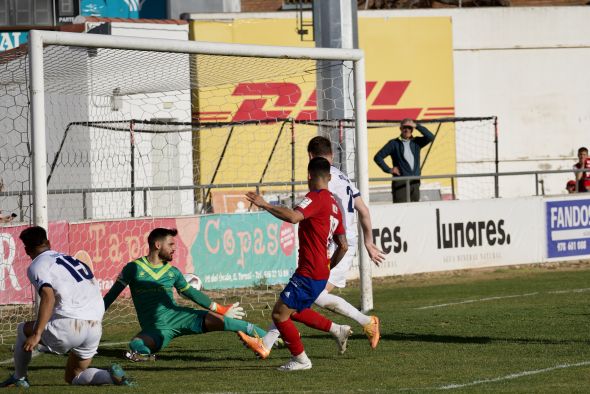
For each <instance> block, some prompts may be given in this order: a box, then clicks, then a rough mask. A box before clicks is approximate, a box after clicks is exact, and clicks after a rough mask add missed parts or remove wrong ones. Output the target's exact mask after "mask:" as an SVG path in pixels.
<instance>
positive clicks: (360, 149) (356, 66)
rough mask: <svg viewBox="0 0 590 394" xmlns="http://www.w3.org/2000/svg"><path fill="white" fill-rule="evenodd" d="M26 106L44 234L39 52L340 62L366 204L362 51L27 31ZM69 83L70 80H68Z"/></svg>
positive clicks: (367, 305)
mask: <svg viewBox="0 0 590 394" xmlns="http://www.w3.org/2000/svg"><path fill="white" fill-rule="evenodd" d="M28 45H29V67H30V100H31V129H32V130H31V137H32V138H31V145H32V146H31V154H32V162H31V168H32V169H31V172H32V194H33V204H32V206H33V215H32V222H33V223H34V224H35V225H40V226H44V227H46V228H47V226H48V222H49V214H48V187H47V179H48V165H47V157H48V156H47V147H46V118H45V116H46V114H45V104H46V98H45V77H44V71H45V69H44V48H45V47H47V46H49V45H59V46H73V47H80V48H108V49H120V50H134V51H148V52H162V53H183V54H190V55H193V54H194V55H218V56H240V57H250V58H273V59H307V60H316V61H346V62H351V63H352V68H353V73H352V74H353V76H354V80H353V81H352V82H353V86H354V114H355V116H354V125H355V127H354V140H355V147H354V149H355V152H354V161H355V163H354V164H355V168H356V171H355V173H354V178H355V182H356V183H357V185H358V188H359V190H360V192H361V194H362V195H364V196H365V202H366V203H367V204H368V203H369V198H368V196H369V183H368V160H369V159H368V141H367V111H366V92H365V63H364V55H363V51H362V50H358V49H332V48H296V47H278V46H261V45H238V44H222V43H207V42H195V41H177V40H167V39H151V38H149V39H148V38H134V37H121V36H118V37H114V36H105V35H98V34H78V33H66V32H54V31H36V30H32V31H31V32H30V34H29V43H28ZM72 78H75V76H72ZM359 238H360V240H359V241H360V242H359V244H360V247H359V251H360V259H359V265H360V279H361V280H360V282H361V307H362V310H363V311H369V310H371V309H372V308H373V297H372V284H371V265H370V260H369V258H368V255H367V253H366V250H365V248H364V247H363V237H359Z"/></svg>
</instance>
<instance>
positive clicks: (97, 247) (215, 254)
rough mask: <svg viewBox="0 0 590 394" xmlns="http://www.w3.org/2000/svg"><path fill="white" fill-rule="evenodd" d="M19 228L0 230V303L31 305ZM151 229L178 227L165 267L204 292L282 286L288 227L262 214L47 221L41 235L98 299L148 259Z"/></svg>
mask: <svg viewBox="0 0 590 394" xmlns="http://www.w3.org/2000/svg"><path fill="white" fill-rule="evenodd" d="M26 227H27V226H9V227H3V228H0V305H7V304H30V303H32V302H33V301H34V298H35V295H34V293H33V290H32V287H31V285H30V283H29V280H28V278H27V267H28V266H29V265H30V263H31V260H30V258H29V257H28V256H27V255H26V254H25V251H24V248H23V246H22V242H21V241H20V240H19V238H18V237H19V234H20V233H21V231H22V230H24V229H25V228H26ZM156 227H165V228H176V229H178V235H177V236H176V238H175V244H176V251H175V253H174V258H173V261H172V264H173V265H174V266H176V267H177V268H178V269H180V271H181V272H183V273H185V272H194V273H195V274H197V275H198V276H199V277H201V278H202V280H203V285H204V287H205V289H218V288H232V287H244V286H253V285H255V284H262V283H266V284H274V283H286V282H287V280H288V279H289V277H290V276H291V274H292V273H293V271H294V270H295V267H296V255H297V251H296V234H295V227H294V226H293V225H292V224H288V223H283V222H281V221H279V220H277V219H274V218H273V217H272V216H271V215H269V214H265V213H252V214H248V213H246V214H236V215H211V216H203V217H182V218H156V219H134V220H119V221H104V222H86V223H67V222H54V223H50V224H49V229H48V237H49V240H50V242H51V247H52V248H53V249H54V250H56V251H58V252H62V253H66V254H69V255H71V256H73V257H74V258H76V259H77V260H79V261H81V262H83V263H84V264H86V265H87V266H88V267H90V268H91V269H92V271H93V274H94V276H95V278H96V280H97V281H98V284H99V286H100V289H101V291H102V292H103V294H104V293H106V292H107V291H108V290H109V289H110V288H111V286H112V285H113V283H114V281H115V280H116V278H117V276H118V274H119V273H120V272H121V270H122V269H123V267H124V266H125V264H127V263H128V262H130V261H133V260H135V259H137V258H139V257H141V256H145V255H147V254H148V245H147V237H148V234H149V233H150V231H152V230H153V229H154V228H156ZM123 295H124V296H128V295H129V290H128V289H127V290H125V292H124V293H123Z"/></svg>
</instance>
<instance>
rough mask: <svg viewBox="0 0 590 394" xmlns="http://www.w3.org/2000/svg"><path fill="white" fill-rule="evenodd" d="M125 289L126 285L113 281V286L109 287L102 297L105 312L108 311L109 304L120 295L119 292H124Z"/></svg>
mask: <svg viewBox="0 0 590 394" xmlns="http://www.w3.org/2000/svg"><path fill="white" fill-rule="evenodd" d="M126 287H127V284H125V283H123V282H121V281H120V280H118V279H117V281H115V283H114V284H113V286H111V288H110V290H109V291H108V293H106V294H105V295H104V297H102V301H103V302H104V310H105V311H106V310H107V309H109V307H110V306H111V304H112V303H113V302H115V300H116V299H117V297H119V294H121V292H122V291H123V290H125V288H126Z"/></svg>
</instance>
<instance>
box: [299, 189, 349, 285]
mask: <svg viewBox="0 0 590 394" xmlns="http://www.w3.org/2000/svg"><path fill="white" fill-rule="evenodd" d="M295 209H296V210H298V211H299V212H301V213H302V214H303V216H304V218H305V219H303V220H302V221H301V222H299V232H298V235H299V262H298V264H297V270H296V271H295V272H296V273H297V274H299V275H302V276H305V277H308V278H312V279H315V280H327V279H328V277H329V276H330V259H329V257H328V245H329V243H330V240H331V239H332V236H333V235H340V234H344V233H345V230H344V226H343V225H342V214H341V212H340V209H339V208H338V203H337V202H336V200H335V199H334V196H332V193H330V192H329V191H328V190H327V189H320V190H314V191H310V192H309V193H307V194H306V195H305V198H304V199H303V201H301V202H300V203H299V204H298V205H297V206H296V207H295Z"/></svg>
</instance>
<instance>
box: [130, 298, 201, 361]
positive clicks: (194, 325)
mask: <svg viewBox="0 0 590 394" xmlns="http://www.w3.org/2000/svg"><path fill="white" fill-rule="evenodd" d="M187 309H188V308H187ZM208 313H209V311H203V310H198V309H189V310H181V311H178V312H177V313H176V314H175V315H174V316H173V318H172V319H171V320H169V324H168V325H167V326H166V327H157V328H156V327H146V328H143V327H142V330H141V332H140V333H139V334H138V335H145V336H148V337H150V338H152V339H153V340H154V342H155V344H156V350H155V351H156V352H158V351H160V350H162V349H164V348H165V347H166V346H168V344H169V343H170V341H171V340H173V339H174V338H177V337H181V336H184V335H196V334H203V333H204V332H205V328H204V325H205V316H206V315H207V314H208Z"/></svg>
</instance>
